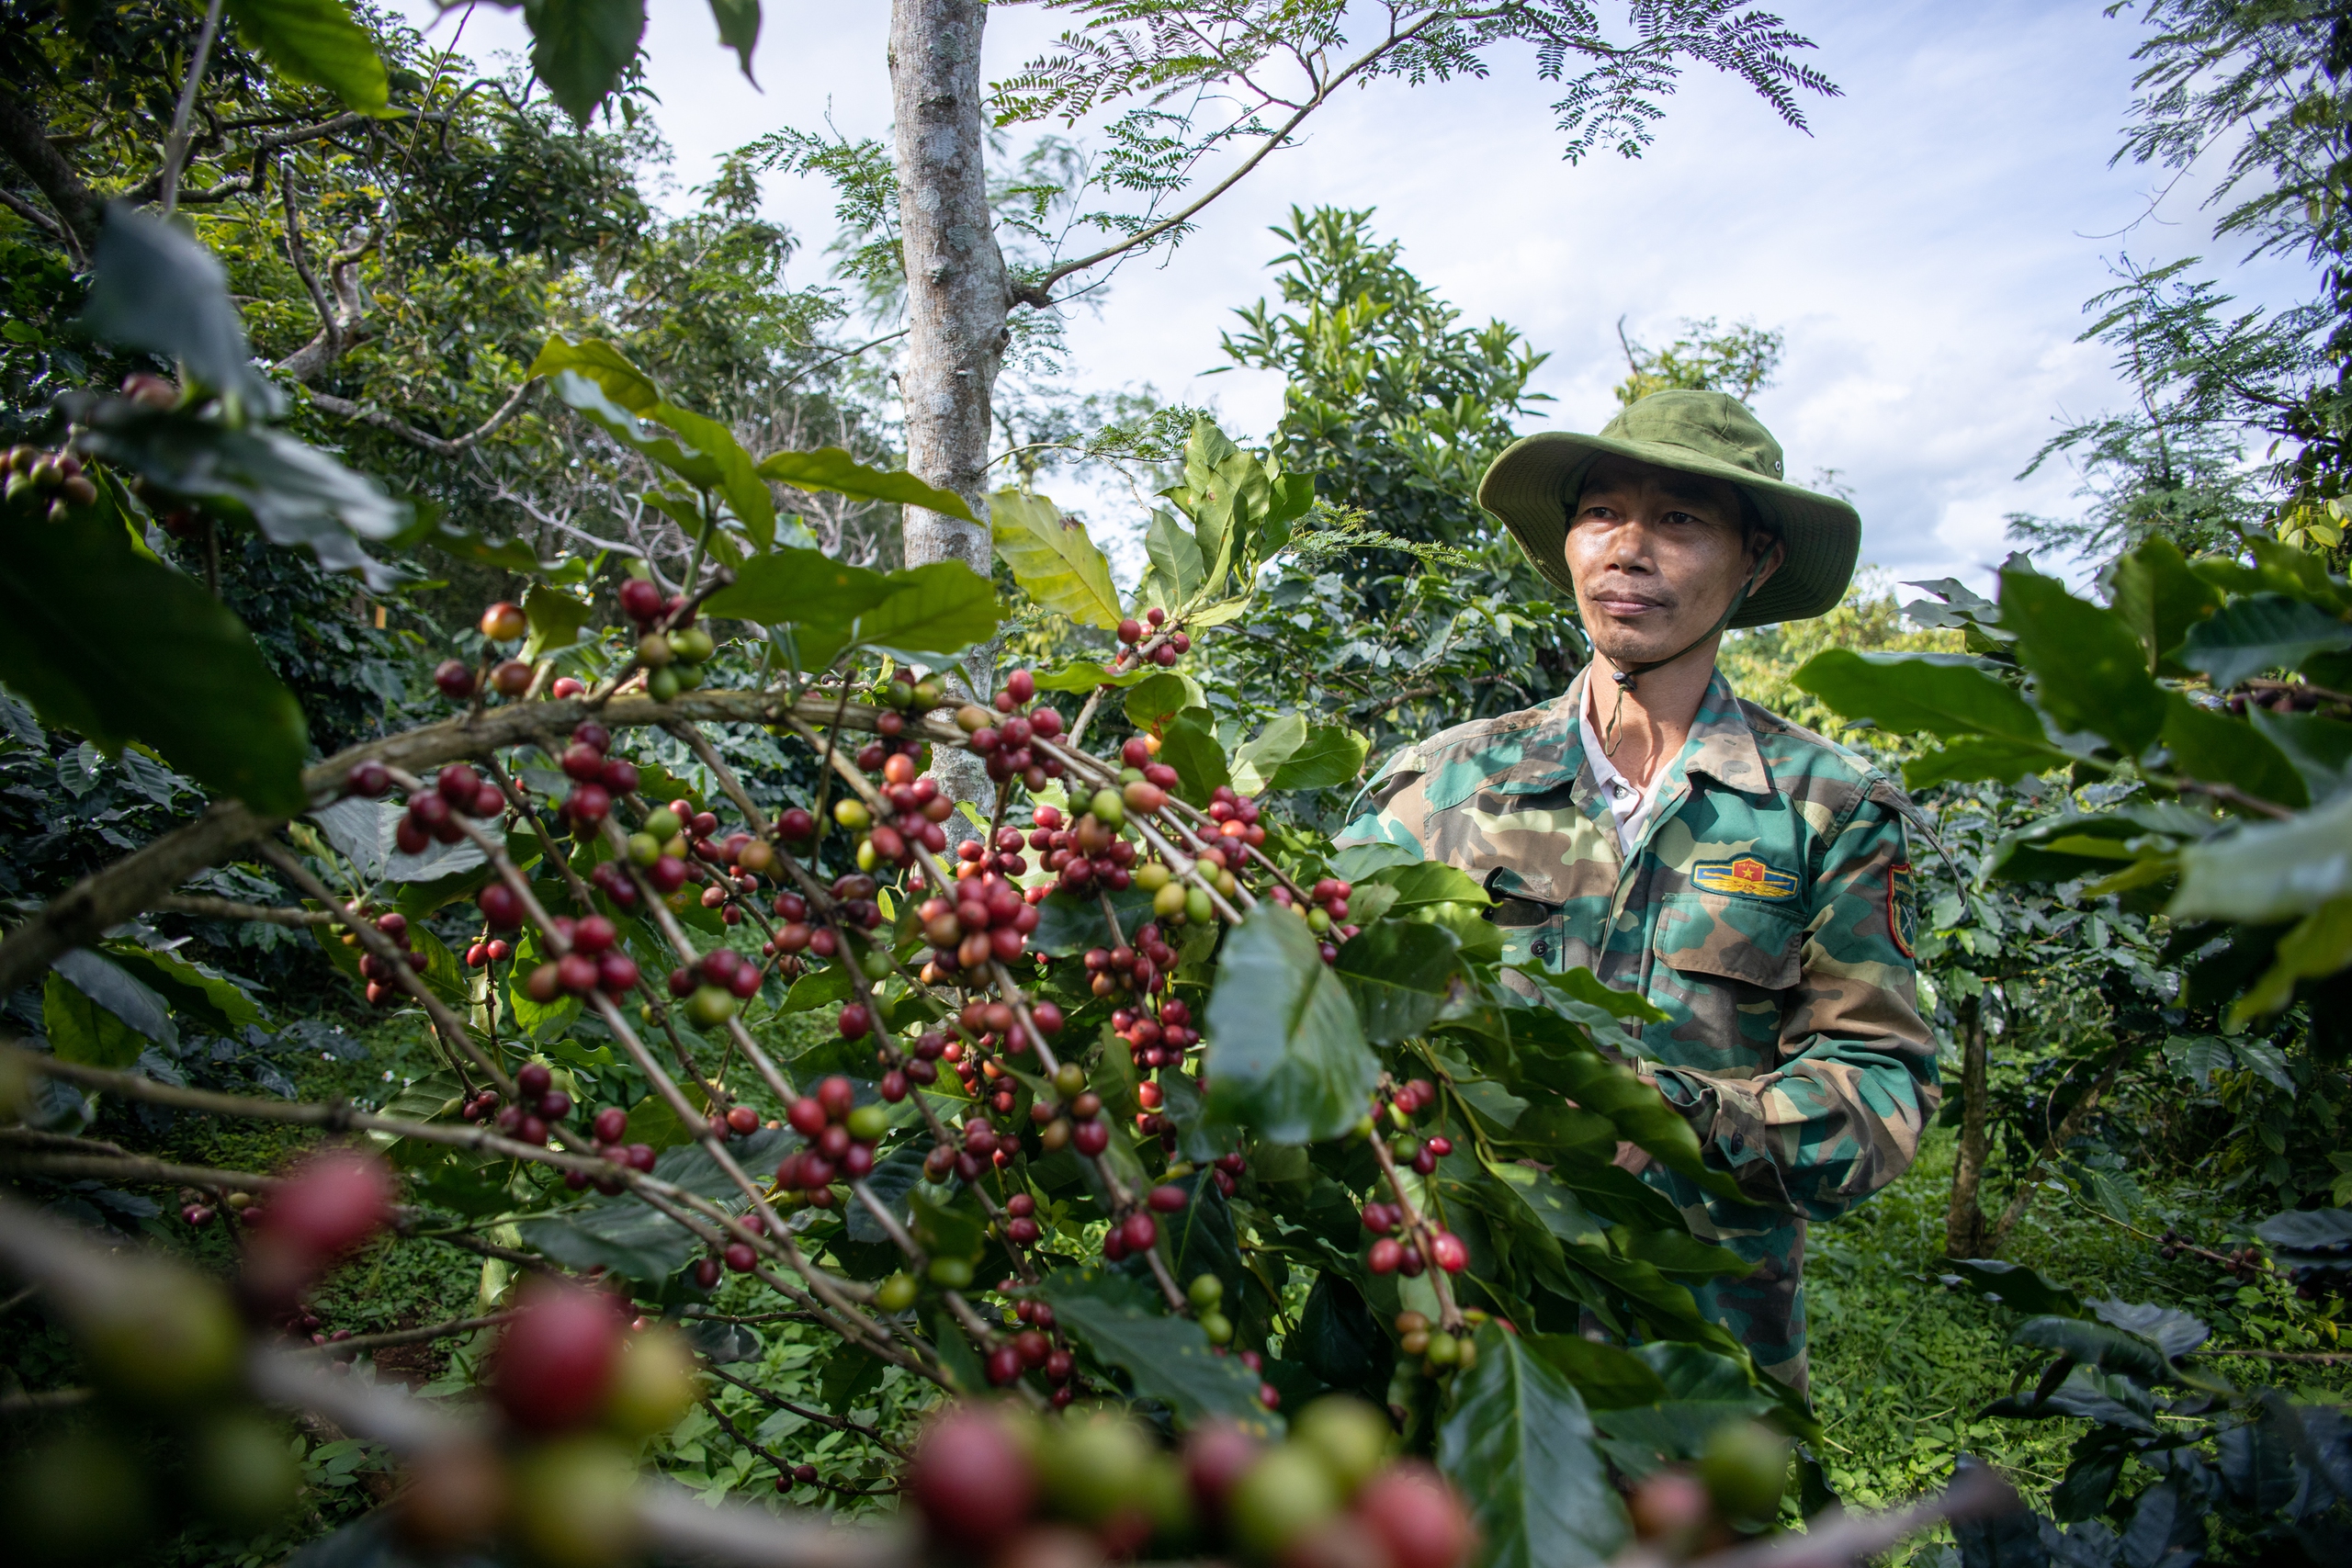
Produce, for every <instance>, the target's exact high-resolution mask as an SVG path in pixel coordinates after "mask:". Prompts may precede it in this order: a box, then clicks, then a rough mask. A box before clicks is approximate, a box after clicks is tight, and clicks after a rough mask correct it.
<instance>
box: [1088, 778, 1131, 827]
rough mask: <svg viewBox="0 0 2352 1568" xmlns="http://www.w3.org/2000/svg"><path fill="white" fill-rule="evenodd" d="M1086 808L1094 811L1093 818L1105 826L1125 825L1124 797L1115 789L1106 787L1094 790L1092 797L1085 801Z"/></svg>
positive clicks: (1125, 808) (1125, 806)
mask: <svg viewBox="0 0 2352 1568" xmlns="http://www.w3.org/2000/svg"><path fill="white" fill-rule="evenodd" d="M1086 809H1088V810H1089V811H1091V812H1092V813H1094V816H1095V819H1096V820H1098V821H1100V822H1101V823H1102V824H1103V826H1104V827H1106V828H1124V827H1125V826H1126V822H1127V802H1126V797H1125V796H1124V795H1121V794H1120V793H1119V792H1118V791H1117V790H1115V789H1107V788H1106V789H1098V790H1096V791H1095V792H1094V798H1093V799H1091V800H1090V801H1088V802H1087V803H1086Z"/></svg>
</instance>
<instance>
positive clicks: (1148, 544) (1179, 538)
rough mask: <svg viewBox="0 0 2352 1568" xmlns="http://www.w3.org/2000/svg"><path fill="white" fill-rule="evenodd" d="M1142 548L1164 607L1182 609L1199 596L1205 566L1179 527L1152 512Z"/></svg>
mask: <svg viewBox="0 0 2352 1568" xmlns="http://www.w3.org/2000/svg"><path fill="white" fill-rule="evenodd" d="M1143 547H1144V554H1145V556H1146V557H1147V558H1148V559H1149V560H1150V562H1151V571H1152V575H1153V577H1154V578H1155V579H1157V581H1158V585H1159V595H1158V597H1159V599H1160V600H1161V601H1162V603H1163V604H1164V605H1165V607H1166V608H1168V609H1171V610H1173V609H1181V608H1182V607H1183V606H1184V605H1187V604H1191V603H1192V602H1193V600H1194V599H1195V598H1198V597H1199V596H1200V592H1201V588H1202V585H1203V583H1204V581H1206V579H1207V577H1208V567H1207V565H1206V563H1204V561H1203V560H1202V559H1201V547H1200V545H1199V544H1198V542H1196V541H1195V540H1194V539H1193V536H1192V535H1191V534H1190V533H1189V532H1187V531H1186V530H1185V528H1184V525H1182V524H1181V523H1179V522H1177V521H1176V519H1175V518H1174V517H1172V516H1170V514H1169V513H1165V512H1159V511H1155V512H1153V513H1152V514H1151V522H1150V523H1149V524H1148V525H1147V526H1146V527H1145V529H1144V536H1143Z"/></svg>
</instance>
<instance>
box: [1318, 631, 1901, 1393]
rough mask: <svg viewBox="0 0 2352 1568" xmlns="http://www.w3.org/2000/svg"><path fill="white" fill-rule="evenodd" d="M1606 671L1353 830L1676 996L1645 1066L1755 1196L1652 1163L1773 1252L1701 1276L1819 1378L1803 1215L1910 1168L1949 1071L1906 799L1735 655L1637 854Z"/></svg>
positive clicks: (1742, 1247)
mask: <svg viewBox="0 0 2352 1568" xmlns="http://www.w3.org/2000/svg"><path fill="white" fill-rule="evenodd" d="M1586 679H1587V677H1584V676H1579V677H1578V678H1577V682H1576V683H1575V684H1574V685H1573V686H1572V687H1570V689H1569V691H1568V693H1567V694H1566V695H1565V696H1563V697H1561V698H1559V699H1558V700H1556V701H1555V702H1552V703H1547V704H1545V705H1544V706H1542V707H1537V708H1530V709H1527V710H1525V711H1523V712H1521V713H1514V714H1506V715H1504V716H1501V717H1499V718H1490V719H1481V720H1479V721H1477V722H1476V723H1473V724H1466V725H1462V726H1460V727H1458V728H1453V729H1449V730H1446V731H1445V732H1444V733H1442V734H1441V735H1439V736H1437V737H1436V738H1434V739H1430V740H1427V741H1424V742H1422V743H1421V744H1419V745H1418V746H1413V747H1408V748H1407V749H1406V750H1404V751H1402V752H1400V753H1398V754H1397V756H1396V757H1395V758H1394V759H1392V760H1391V761H1389V762H1388V764H1387V765H1386V766H1385V767H1384V768H1383V769H1382V770H1381V772H1380V773H1379V775H1378V776H1377V777H1376V778H1375V779H1374V781H1373V785H1372V791H1371V806H1372V810H1371V811H1370V812H1369V813H1367V814H1366V815H1364V816H1362V817H1359V818H1357V819H1356V820H1355V821H1353V822H1351V823H1350V824H1349V826H1348V828H1347V829H1346V831H1345V832H1344V833H1343V834H1342V839H1343V840H1345V841H1353V842H1363V841H1367V840H1385V841H1388V842H1391V843H1395V844H1398V845H1402V846H1405V847H1408V848H1412V849H1416V850H1418V851H1419V852H1421V853H1422V854H1423V855H1425V856H1427V857H1429V858H1430V859H1434V860H1441V861H1443V862H1445V863H1449V864H1451V865H1454V866H1457V867H1459V868H1460V869H1462V870H1463V871H1465V872H1467V873H1469V874H1471V875H1472V876H1475V877H1476V878H1477V879H1478V880H1479V882H1480V883H1481V884H1482V885H1483V886H1485V887H1486V889H1487V892H1488V893H1489V894H1490V895H1492V896H1493V897H1494V899H1495V907H1494V908H1493V909H1492V910H1491V911H1490V918H1491V919H1493V920H1494V922H1495V923H1496V924H1497V925H1498V926H1499V927H1500V928H1501V929H1502V932H1503V937H1504V962H1505V963H1507V964H1537V965H1544V966H1548V967H1549V968H1552V969H1555V970H1562V969H1569V968H1575V967H1578V966H1581V967H1584V968H1588V969H1590V970H1591V971H1592V972H1593V973H1594V974H1595V975H1597V976H1600V979H1601V980H1603V981H1604V982H1606V983H1607V984H1609V985H1611V986H1612V987H1617V988H1619V989H1621V990H1632V991H1638V992H1639V993H1641V994H1642V995H1643V996H1645V997H1646V998H1649V999H1650V1000H1651V1001H1652V1002H1654V1003H1656V1004H1657V1006H1658V1007H1659V1008H1660V1009H1661V1010H1664V1011H1665V1012H1666V1013H1667V1014H1668V1020H1669V1021H1668V1022H1665V1023H1657V1024H1650V1025H1646V1026H1644V1027H1642V1029H1641V1036H1640V1050H1641V1059H1640V1060H1639V1061H1638V1062H1637V1063H1635V1064H1634V1065H1635V1066H1636V1068H1637V1070H1638V1071H1640V1072H1641V1074H1642V1075H1643V1076H1644V1077H1647V1078H1651V1079H1653V1080H1654V1081H1655V1082H1656V1084H1657V1088H1658V1090H1659V1092H1660V1093H1662V1094H1663V1095H1664V1096H1665V1097H1666V1099H1667V1100H1668V1102H1669V1103H1671V1104H1673V1105H1674V1106H1676V1107H1677V1108H1678V1109H1679V1110H1680V1111H1682V1112H1683V1114H1684V1115H1686V1116H1687V1117H1689V1118H1690V1120H1691V1125H1692V1126H1693V1128H1694V1129H1695V1130H1696V1131H1697V1133H1698V1134H1699V1138H1700V1141H1701V1143H1702V1145H1704V1147H1705V1152H1706V1157H1707V1159H1708V1161H1709V1163H1710V1164H1713V1165H1715V1166H1718V1167H1720V1168H1723V1169H1724V1170H1727V1171H1729V1172H1730V1173H1731V1174H1732V1176H1733V1178H1734V1179H1735V1180H1736V1181H1737V1183H1738V1184H1739V1186H1740V1188H1741V1189H1742V1190H1744V1191H1745V1192H1747V1194H1748V1195H1749V1197H1750V1199H1751V1202H1750V1203H1748V1204H1740V1203H1736V1202H1732V1201H1725V1200H1723V1199H1719V1198H1713V1197H1709V1196H1707V1195H1706V1194H1705V1193H1704V1192H1703V1190H1702V1189H1701V1188H1700V1187H1698V1186H1697V1184H1695V1183H1694V1182H1692V1181H1691V1180H1689V1179H1687V1178H1683V1177H1679V1176H1677V1175H1675V1174H1674V1173H1673V1172H1671V1171H1668V1170H1664V1169H1661V1168H1658V1167H1657V1166H1654V1165H1653V1166H1651V1167H1650V1168H1648V1169H1647V1170H1645V1172H1644V1173H1643V1174H1644V1179H1646V1180H1648V1181H1650V1182H1651V1183H1652V1184H1654V1185H1656V1186H1657V1187H1658V1188H1660V1189H1661V1190H1664V1191H1666V1192H1667V1193H1668V1196H1670V1197H1671V1198H1672V1199H1673V1200H1674V1201H1676V1202H1677V1203H1678V1204H1679V1205H1680V1207H1681V1209H1682V1212H1683V1213H1684V1215H1685V1216H1686V1217H1687V1218H1688V1219H1689V1220H1690V1222H1691V1228H1692V1230H1693V1231H1695V1232H1696V1233H1697V1234H1698V1235H1701V1236H1702V1237H1705V1238H1707V1239H1709V1240H1713V1241H1718V1242H1720V1243H1721V1244H1722V1245H1723V1246H1724V1247H1729V1248H1730V1249H1732V1250H1733V1251H1735V1252H1736V1253H1738V1254H1739V1255H1740V1256H1741V1257H1742V1258H1747V1260H1748V1261H1750V1262H1752V1263H1753V1264H1755V1266H1756V1267H1755V1269H1754V1271H1753V1272H1752V1273H1750V1274H1749V1275H1748V1276H1747V1277H1746V1278H1745V1279H1742V1280H1717V1281H1715V1282H1714V1283H1713V1284H1712V1285H1710V1286H1706V1287H1702V1289H1701V1290H1700V1291H1699V1292H1698V1295H1699V1300H1700V1305H1701V1307H1702V1309H1703V1310H1705V1311H1706V1312H1707V1313H1708V1314H1710V1315H1711V1316H1713V1317H1715V1318H1717V1319H1718V1320H1719V1321H1721V1322H1723V1323H1724V1325H1726V1326H1728V1327H1729V1328H1731V1330H1732V1331H1733V1332H1734V1333H1736V1334H1738V1335H1739V1336H1740V1337H1742V1338H1743V1339H1745V1340H1746V1341H1747V1344H1748V1346H1749V1347H1750V1348H1751V1349H1752V1350H1753V1352H1754V1354H1755V1356H1756V1359H1757V1362H1758V1365H1759V1366H1762V1367H1764V1368H1765V1369H1766V1370H1768V1371H1772V1372H1774V1373H1775V1374H1776V1375H1778V1376H1780V1377H1781V1378H1782V1379H1783V1380H1785V1381H1787V1382H1791V1383H1793V1384H1794V1385H1796V1386H1797V1387H1799V1388H1803V1387H1804V1375H1805V1374H1804V1364H1805V1363H1804V1294H1803V1289H1802V1286H1803V1269H1804V1228H1805V1222H1806V1221H1807V1220H1808V1219H1829V1218H1832V1217H1834V1216H1836V1215H1837V1214H1839V1213H1843V1212H1844V1211H1845V1210H1847V1209H1848V1208H1850V1207H1851V1206H1852V1205H1854V1204H1855V1203H1857V1202H1860V1201H1861V1200H1862V1199H1863V1198H1865V1197H1867V1196H1869V1195H1870V1194H1871V1193H1872V1192H1874V1191H1876V1190H1878V1189H1880V1188H1881V1187H1883V1186H1885V1185H1886V1184H1887V1183H1888V1182H1890V1181H1892V1180H1894V1178H1895V1177H1897V1176H1899V1175H1901V1174H1902V1173H1903V1171H1904V1170H1905V1168H1908V1167H1909V1165H1910V1163H1911V1161H1912V1158H1913V1157H1914V1156H1916V1155H1917V1153H1918V1148H1919V1137H1920V1134H1921V1131H1922V1129H1923V1128H1924V1127H1925V1125H1926V1123H1927V1121H1928V1117H1929V1116H1931V1115H1932V1114H1933V1113H1934V1111H1935V1110H1936V1106H1937V1103H1938V1101H1939V1099H1940V1098H1941V1090H1940V1089H1939V1088H1938V1086H1937V1074H1936V1043H1935V1039H1934V1036H1933V1035H1932V1034H1931V1033H1930V1032H1929V1031H1928V1027H1927V1025H1926V1024H1925V1023H1923V1022H1922V1021H1920V1018H1919V1015H1918V1011H1917V1001H1916V996H1917V992H1916V980H1917V968H1916V965H1915V964H1914V961H1913V959H1912V954H1911V940H1912V935H1913V931H1914V922H1915V920H1916V911H1915V904H1914V897H1913V893H1912V886H1911V884H1912V872H1911V864H1910V854H1909V852H1908V850H1907V849H1906V847H1905V815H1906V814H1909V813H1911V812H1912V809H1913V808H1912V807H1911V806H1910V803H1909V802H1908V801H1907V800H1906V799H1905V798H1904V796H1903V795H1902V794H1901V793H1900V792H1899V791H1898V790H1897V789H1896V788H1895V786H1894V784H1892V783H1891V782H1890V781H1889V780H1888V779H1887V778H1886V777H1885V776H1884V775H1883V774H1882V773H1879V772H1877V771H1876V770H1875V769H1873V768H1872V767H1871V765H1870V764H1869V763H1868V762H1867V761H1864V760H1863V759H1862V758H1860V757H1859V756H1857V755H1855V754H1854V753H1853V752H1851V751H1849V750H1846V749H1845V748H1843V747H1841V746H1838V745H1837V744H1835V743H1834V742H1832V741H1829V740H1826V739H1823V738H1822V737H1820V736H1818V735H1815V734H1814V733H1812V732H1811V731H1809V730H1805V729H1800V728H1797V727H1796V726H1795V725H1792V724H1790V723H1788V722H1787V721H1786V720H1784V719H1781V718H1779V717H1776V716H1773V715H1772V714H1770V713H1768V712H1766V711H1765V710H1764V709H1762V708H1759V707H1758V706H1756V705H1753V704H1751V703H1745V702H1742V701H1740V700H1739V699H1738V698H1737V697H1736V696H1735V695H1734V694H1733V693H1732V690H1731V687H1730V684H1729V683H1728V682H1725V681H1724V678H1723V676H1722V675H1721V674H1720V673H1718V674H1716V676H1715V677H1714V679H1713V681H1712V682H1710V683H1709V685H1708V687H1707V692H1706V695H1705V696H1704V697H1703V698H1702V700H1701V702H1700V705H1699V713H1698V717H1697V720H1696V722H1695V723H1694V724H1693V726H1692V728H1691V739H1690V740H1689V742H1688V743H1687V744H1686V745H1685V746H1684V747H1683V749H1682V751H1681V753H1680V755H1679V756H1678V757H1676V758H1675V759H1674V760H1673V761H1672V762H1671V763H1670V764H1668V767H1667V769H1666V771H1665V773H1663V774H1662V775H1660V776H1659V778H1658V779H1657V782H1656V784H1655V795H1654V797H1653V804H1652V806H1651V808H1650V812H1649V815H1648V818H1647V820H1646V822H1645V824H1644V825H1643V828H1642V836H1641V838H1640V839H1639V840H1637V841H1636V843H1635V845H1634V852H1633V854H1632V857H1631V859H1630V862H1629V861H1628V859H1627V857H1626V856H1624V855H1623V854H1622V853H1621V852H1620V851H1619V849H1618V843H1617V834H1616V830H1615V827H1614V823H1613V820H1612V818H1611V813H1610V810H1609V803H1608V802H1607V800H1605V799H1604V798H1602V796H1601V794H1600V785H1599V784H1598V783H1597V782H1596V780H1595V778H1594V776H1593V772H1592V770H1591V768H1589V766H1587V765H1586V761H1585V750H1584V746H1583V743H1582V739H1581V737H1580V735H1579V733H1578V725H1577V714H1578V713H1579V711H1580V709H1579V706H1578V705H1579V704H1581V703H1582V702H1583V701H1584V686H1585V681H1586Z"/></svg>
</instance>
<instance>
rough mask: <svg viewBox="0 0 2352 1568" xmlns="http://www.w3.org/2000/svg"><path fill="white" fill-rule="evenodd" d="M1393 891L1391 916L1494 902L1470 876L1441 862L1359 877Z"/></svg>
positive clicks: (1407, 866)
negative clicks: (1438, 906)
mask: <svg viewBox="0 0 2352 1568" xmlns="http://www.w3.org/2000/svg"><path fill="white" fill-rule="evenodd" d="M1360 880H1363V881H1366V882H1374V883H1378V884H1380V885H1382V886H1387V887H1394V888H1395V889H1396V890H1397V901H1396V903H1394V904H1392V905H1390V906H1389V908H1388V912H1389V913H1390V914H1392V915H1397V914H1402V913H1404V912H1405V911H1406V910H1408V909H1418V908H1423V907H1425V906H1428V905H1431V904H1473V905H1476V906H1479V907H1480V908H1484V907H1485V906H1487V905H1488V904H1491V903H1493V902H1494V900H1493V899H1492V898H1490V897H1487V890H1486V889H1485V888H1484V887H1481V886H1478V881H1477V879H1476V877H1474V876H1472V875H1471V874H1469V873H1467V872H1465V871H1463V870H1460V869H1459V868H1457V867H1454V866H1450V865H1448V864H1446V863H1444V862H1443V861H1435V860H1424V861H1415V862H1413V863H1411V864H1410V865H1394V866H1385V867H1383V868H1382V869H1381V870H1378V871H1375V872H1374V873H1373V874H1371V875H1369V876H1366V877H1363V878H1361V879H1360Z"/></svg>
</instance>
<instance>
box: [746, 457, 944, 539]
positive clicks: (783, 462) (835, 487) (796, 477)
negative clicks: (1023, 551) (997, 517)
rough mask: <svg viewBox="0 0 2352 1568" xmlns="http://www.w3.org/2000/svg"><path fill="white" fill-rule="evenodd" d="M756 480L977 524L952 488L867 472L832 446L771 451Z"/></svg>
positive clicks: (893, 471)
mask: <svg viewBox="0 0 2352 1568" xmlns="http://www.w3.org/2000/svg"><path fill="white" fill-rule="evenodd" d="M760 477H761V478H762V479H774V480H775V482H776V483H778V484H785V485H790V486H792V488H793V489H795V490H813V491H826V492H828V493H830V494H833V495H845V496H847V497H849V498H850V499H851V500H852V501H887V502H891V503H893V504H894V505H899V506H919V507H921V508H922V510H924V511H925V512H936V513H941V514H942V515H944V516H948V517H960V518H962V519H963V520H964V521H965V522H967V523H978V521H979V519H978V518H977V517H975V516H973V515H972V508H971V506H970V504H969V503H968V502H966V501H965V500H964V498H963V497H962V496H960V495H957V494H956V492H955V491H952V490H940V489H938V488H936V487H934V486H932V485H928V484H925V483H924V482H923V481H922V480H921V479H917V478H916V477H915V476H914V475H912V474H910V473H908V472H907V471H905V470H904V469H902V468H867V467H866V466H865V464H864V463H861V462H859V461H858V460H857V459H856V458H854V457H851V456H850V455H849V454H848V453H847V452H844V451H842V449H841V448H840V447H838V446H820V447H819V448H818V449H817V450H815V451H814V452H777V453H775V454H772V455H771V456H769V457H763V458H762V459H760Z"/></svg>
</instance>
